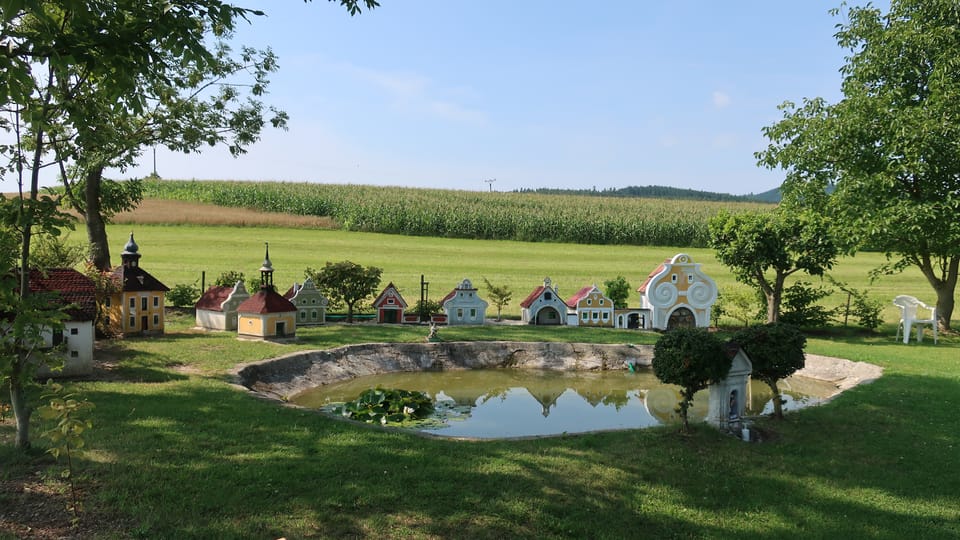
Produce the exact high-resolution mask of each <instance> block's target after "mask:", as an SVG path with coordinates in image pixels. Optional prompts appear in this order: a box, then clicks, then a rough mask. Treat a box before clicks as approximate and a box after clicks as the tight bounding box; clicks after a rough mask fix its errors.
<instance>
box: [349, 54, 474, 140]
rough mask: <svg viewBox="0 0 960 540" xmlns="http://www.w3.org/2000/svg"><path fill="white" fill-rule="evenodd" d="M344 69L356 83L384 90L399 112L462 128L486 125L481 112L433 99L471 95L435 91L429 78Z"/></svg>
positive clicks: (452, 91) (458, 104)
mask: <svg viewBox="0 0 960 540" xmlns="http://www.w3.org/2000/svg"><path fill="white" fill-rule="evenodd" d="M345 69H346V70H347V71H348V72H350V73H353V74H354V76H356V77H357V78H358V79H360V80H363V81H366V82H368V83H371V84H373V85H374V86H376V87H378V88H380V89H381V90H384V91H385V92H386V93H387V94H388V95H389V96H390V98H391V99H392V100H393V103H394V106H396V107H398V108H400V109H402V110H407V111H412V112H414V113H423V114H427V115H430V116H433V117H435V118H439V119H441V120H445V121H449V122H455V123H462V124H473V125H479V124H484V123H486V121H487V115H486V113H485V112H483V111H480V110H476V109H471V108H470V107H467V106H465V105H462V104H460V103H456V102H454V101H452V100H450V99H445V98H442V97H437V96H436V95H435V94H438V93H442V94H451V93H452V94H460V95H463V94H467V93H471V92H467V90H466V89H464V88H463V87H458V88H455V89H452V90H450V91H445V90H444V89H439V90H438V89H436V88H435V86H436V85H434V84H433V83H432V81H431V80H430V79H429V78H427V77H423V76H421V75H417V74H413V73H395V72H387V71H379V70H375V69H369V68H364V67H357V66H352V65H348V66H345Z"/></svg>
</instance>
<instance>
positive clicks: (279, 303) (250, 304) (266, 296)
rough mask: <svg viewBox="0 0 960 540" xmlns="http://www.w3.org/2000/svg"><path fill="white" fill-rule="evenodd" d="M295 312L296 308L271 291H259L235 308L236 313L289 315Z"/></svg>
mask: <svg viewBox="0 0 960 540" xmlns="http://www.w3.org/2000/svg"><path fill="white" fill-rule="evenodd" d="M291 311H297V306H295V305H293V303H291V302H290V301H289V300H287V299H286V298H284V297H282V296H280V293H278V292H277V291H274V290H273V289H260V290H259V291H257V294H255V295H253V296H251V297H250V298H248V299H246V300H244V301H243V303H241V304H240V305H239V306H237V312H238V313H259V314H261V315H264V314H267V313H289V312H291Z"/></svg>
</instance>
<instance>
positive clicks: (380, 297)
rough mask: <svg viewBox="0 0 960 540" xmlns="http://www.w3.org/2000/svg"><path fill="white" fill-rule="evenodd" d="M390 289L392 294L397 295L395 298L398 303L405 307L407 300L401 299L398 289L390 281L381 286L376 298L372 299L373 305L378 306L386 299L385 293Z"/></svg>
mask: <svg viewBox="0 0 960 540" xmlns="http://www.w3.org/2000/svg"><path fill="white" fill-rule="evenodd" d="M391 290H392V291H393V295H394V296H396V297H397V300H399V301H400V304H399V305H401V306H403V307H404V308H406V307H407V301H406V300H404V299H403V296H401V295H400V291H398V290H397V288H396V287H395V286H394V285H393V282H392V281H391V282H390V283H388V284H387V286H386V287H384V288H383V291H382V292H381V293H380V294H379V295H378V296H377V298H376V299H374V301H373V307H380V305H381V304H382V303H383V301H384V300H386V296H387V293H388V292H390V291H391Z"/></svg>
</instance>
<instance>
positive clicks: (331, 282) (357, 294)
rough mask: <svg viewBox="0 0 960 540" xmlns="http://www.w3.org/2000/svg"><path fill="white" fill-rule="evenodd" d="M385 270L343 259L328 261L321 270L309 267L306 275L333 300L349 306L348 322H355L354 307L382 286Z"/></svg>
mask: <svg viewBox="0 0 960 540" xmlns="http://www.w3.org/2000/svg"><path fill="white" fill-rule="evenodd" d="M382 273H383V270H381V269H380V268H377V267H376V266H367V267H363V266H361V265H359V264H357V263H354V262H350V261H343V262H338V263H330V262H328V263H326V264H325V265H324V267H323V268H321V269H320V270H314V269H313V268H307V269H306V270H305V271H304V275H305V276H306V277H307V278H310V279H313V282H314V283H315V284H316V286H317V289H318V290H320V292H321V293H323V295H324V296H326V297H327V298H328V299H329V300H330V301H331V302H335V303H342V304H343V305H345V306H347V322H348V323H352V322H353V311H354V307H355V306H357V304H358V303H360V302H362V301H363V300H364V299H365V298H367V297H369V296H371V295H373V294H374V293H375V292H376V291H377V288H378V287H379V286H380V275H381V274H382Z"/></svg>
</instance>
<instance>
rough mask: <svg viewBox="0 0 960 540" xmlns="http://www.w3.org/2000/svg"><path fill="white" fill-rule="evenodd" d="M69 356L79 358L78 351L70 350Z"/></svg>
mask: <svg viewBox="0 0 960 540" xmlns="http://www.w3.org/2000/svg"><path fill="white" fill-rule="evenodd" d="M70 358H80V351H70Z"/></svg>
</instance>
